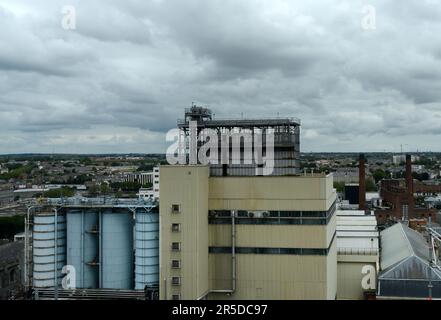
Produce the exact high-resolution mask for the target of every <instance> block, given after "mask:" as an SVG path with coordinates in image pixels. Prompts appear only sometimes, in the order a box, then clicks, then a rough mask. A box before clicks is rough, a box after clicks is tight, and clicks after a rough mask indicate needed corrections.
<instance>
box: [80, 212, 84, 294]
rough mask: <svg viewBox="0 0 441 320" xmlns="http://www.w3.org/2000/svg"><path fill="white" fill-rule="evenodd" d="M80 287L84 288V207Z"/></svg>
mask: <svg viewBox="0 0 441 320" xmlns="http://www.w3.org/2000/svg"><path fill="white" fill-rule="evenodd" d="M80 250H81V279H80V281H81V288H84V209H83V210H82V212H81V249H80Z"/></svg>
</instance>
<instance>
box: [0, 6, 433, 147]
mask: <svg viewBox="0 0 441 320" xmlns="http://www.w3.org/2000/svg"><path fill="white" fill-rule="evenodd" d="M65 6H73V7H74V9H75V19H74V22H75V28H74V29H72V27H73V24H72V22H73V21H72V20H69V19H68V18H67V17H68V16H69V17H70V16H71V13H72V11H63V8H64V10H68V9H69V7H65ZM372 9H375V11H373V10H372ZM63 12H64V13H63ZM373 13H375V19H373V18H372V17H373ZM66 27H67V28H66ZM440 34H441V1H437V0H406V1H396V0H395V1H392V0H382V1H380V0H379V1H376V0H372V1H358V0H347V1H335V0H329V1H328V0H320V1H311V0H309V1H293V0H287V1H283V0H265V1H264V0H241V1H237V0H200V1H196V0H105V1H104V0H102V1H98V0H76V1H75V0H70V1H69V2H66V3H64V1H60V0H44V1H43V0H41V1H35V0H2V1H1V2H0V124H1V125H0V153H1V154H5V153H21V152H72V153H89V152H96V153H107V152H122V153H127V152H146V153H147V152H165V150H166V147H167V145H168V144H169V143H167V142H166V141H165V138H164V137H165V132H167V130H169V129H171V128H174V127H176V119H177V118H179V117H182V114H183V109H184V108H185V107H188V106H189V105H190V104H191V102H193V101H194V102H196V103H197V104H201V105H207V106H210V107H211V108H212V109H213V111H214V113H215V114H216V117H217V118H220V117H234V116H236V117H241V114H242V113H243V116H244V117H246V116H252V117H257V116H277V115H278V114H279V115H287V116H294V117H298V118H300V119H301V120H302V137H301V149H302V151H304V152H309V151H384V150H386V151H399V149H400V144H403V148H404V149H405V150H406V151H414V150H416V149H419V150H433V151H441V103H440V102H441V41H440Z"/></svg>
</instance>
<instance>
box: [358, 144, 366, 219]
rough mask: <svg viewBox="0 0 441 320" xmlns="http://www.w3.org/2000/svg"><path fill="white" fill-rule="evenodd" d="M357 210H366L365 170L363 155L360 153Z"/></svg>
mask: <svg viewBox="0 0 441 320" xmlns="http://www.w3.org/2000/svg"><path fill="white" fill-rule="evenodd" d="M358 185H359V187H358V210H365V209H366V169H365V158H364V154H362V153H360V158H359V168H358Z"/></svg>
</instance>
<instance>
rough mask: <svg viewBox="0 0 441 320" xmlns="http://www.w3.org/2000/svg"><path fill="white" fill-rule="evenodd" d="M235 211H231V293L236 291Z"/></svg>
mask: <svg viewBox="0 0 441 320" xmlns="http://www.w3.org/2000/svg"><path fill="white" fill-rule="evenodd" d="M235 217H236V211H235V210H233V211H232V212H231V276H232V284H231V293H234V292H235V291H236V224H235V222H236V221H235Z"/></svg>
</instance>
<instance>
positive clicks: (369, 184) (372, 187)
mask: <svg viewBox="0 0 441 320" xmlns="http://www.w3.org/2000/svg"><path fill="white" fill-rule="evenodd" d="M366 191H367V192H376V191H378V189H377V185H376V184H375V182H374V180H373V179H372V178H368V179H366Z"/></svg>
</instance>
